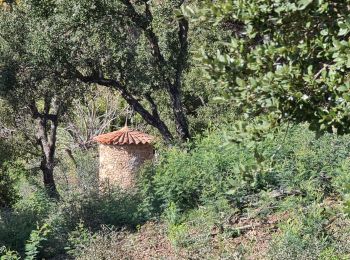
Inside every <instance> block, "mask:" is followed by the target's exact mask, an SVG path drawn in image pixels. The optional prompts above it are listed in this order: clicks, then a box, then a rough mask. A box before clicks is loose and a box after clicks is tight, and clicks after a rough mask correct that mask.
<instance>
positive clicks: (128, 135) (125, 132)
mask: <svg viewBox="0 0 350 260" xmlns="http://www.w3.org/2000/svg"><path fill="white" fill-rule="evenodd" d="M153 139H154V137H153V136H151V135H148V134H145V133H142V132H139V131H136V130H133V129H130V128H128V127H127V126H125V127H123V128H121V129H120V130H118V131H114V132H110V133H107V134H102V135H99V136H95V137H94V138H93V140H94V141H96V142H98V143H101V144H110V145H126V144H149V143H151V142H152V140H153Z"/></svg>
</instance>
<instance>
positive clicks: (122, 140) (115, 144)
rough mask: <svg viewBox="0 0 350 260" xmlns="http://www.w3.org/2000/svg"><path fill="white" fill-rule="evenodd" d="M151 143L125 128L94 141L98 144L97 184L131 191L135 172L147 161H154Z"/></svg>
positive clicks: (97, 137)
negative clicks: (115, 186) (98, 166)
mask: <svg viewBox="0 0 350 260" xmlns="http://www.w3.org/2000/svg"><path fill="white" fill-rule="evenodd" d="M153 139H154V138H153V137H152V136H150V135H148V134H145V133H142V132H139V131H135V130H132V129H129V128H128V127H123V128H122V129H120V130H118V131H114V132H111V133H107V134H103V135H99V136H96V137H94V141H96V142H98V143H99V154H100V168H99V182H100V184H102V185H103V184H107V185H109V184H111V185H118V186H119V187H121V188H123V189H129V188H132V187H133V186H134V184H135V174H136V172H137V170H138V169H139V168H140V166H141V165H142V164H143V163H144V162H145V161H146V160H151V159H152V158H153V154H154V152H153V145H152V140H153Z"/></svg>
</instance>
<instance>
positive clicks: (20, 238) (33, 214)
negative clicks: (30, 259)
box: [0, 192, 53, 253]
mask: <svg viewBox="0 0 350 260" xmlns="http://www.w3.org/2000/svg"><path fill="white" fill-rule="evenodd" d="M52 209H53V203H52V202H51V201H50V200H49V199H48V198H47V197H46V196H45V194H44V193H42V192H36V193H33V194H31V195H29V196H28V197H26V198H22V199H21V200H20V201H18V202H17V203H16V204H15V205H14V207H13V209H12V210H1V211H0V216H1V218H0V244H3V245H6V246H7V247H9V248H12V249H15V250H16V251H18V252H20V253H23V252H24V248H25V244H26V241H27V240H28V238H29V236H30V234H31V233H32V231H33V230H34V229H35V228H36V227H37V223H38V224H39V225H43V224H44V222H45V218H46V217H47V216H48V214H50V212H51V211H52Z"/></svg>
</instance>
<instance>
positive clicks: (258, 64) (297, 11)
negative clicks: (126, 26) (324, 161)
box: [185, 0, 350, 134]
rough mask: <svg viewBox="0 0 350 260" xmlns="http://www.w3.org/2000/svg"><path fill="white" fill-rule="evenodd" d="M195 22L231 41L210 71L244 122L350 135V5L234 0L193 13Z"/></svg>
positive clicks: (207, 55)
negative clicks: (225, 33) (260, 120)
mask: <svg viewBox="0 0 350 260" xmlns="http://www.w3.org/2000/svg"><path fill="white" fill-rule="evenodd" d="M185 13H187V15H189V16H191V17H192V20H193V21H196V22H197V26H200V23H206V24H210V25H211V26H212V28H217V27H225V28H226V29H227V30H229V31H230V33H231V36H230V37H229V38H228V39H226V40H225V41H223V42H221V48H219V49H218V50H217V52H216V53H211V52H207V51H206V50H205V49H203V50H202V53H201V55H200V59H201V61H202V62H203V63H204V65H203V67H204V69H205V71H206V72H207V73H208V75H209V78H210V79H211V80H212V82H213V83H214V84H215V85H216V86H218V87H219V88H220V89H221V90H222V94H221V97H222V98H224V99H226V100H228V101H229V102H233V103H234V104H235V106H236V107H238V108H239V110H240V111H241V114H242V115H243V118H251V117H255V116H257V115H267V116H268V118H267V121H268V122H270V123H272V124H276V123H280V122H284V121H294V122H302V121H307V122H309V123H310V127H311V129H313V130H315V131H317V132H320V133H321V132H324V131H328V132H337V133H338V134H343V133H348V132H349V129H350V127H349V124H350V118H349V112H350V110H349V109H350V103H349V102H350V92H349V89H350V88H349V87H350V82H349V68H350V59H349V57H350V56H349V55H350V48H349V47H350V42H349V32H350V20H349V5H348V3H347V1H327V0H317V1H312V0H300V1H287V0H283V1H279V0H278V1H277V0H276V1H275V0H273V1H265V0H254V1H251V0H243V1H241V0H237V1H236V0H234V1H216V2H215V3H207V4H205V5H204V6H202V7H201V8H199V9H196V8H194V9H193V8H191V7H187V8H186V9H185Z"/></svg>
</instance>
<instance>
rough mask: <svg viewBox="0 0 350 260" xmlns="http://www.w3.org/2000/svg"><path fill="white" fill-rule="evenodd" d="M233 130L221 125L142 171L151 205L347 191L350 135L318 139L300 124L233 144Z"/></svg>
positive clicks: (180, 205) (237, 202) (187, 205)
mask: <svg viewBox="0 0 350 260" xmlns="http://www.w3.org/2000/svg"><path fill="white" fill-rule="evenodd" d="M229 134H230V133H227V134H226V133H225V131H223V130H218V131H214V132H212V133H210V134H208V136H207V137H204V138H201V139H198V140H196V141H195V143H194V148H192V149H189V148H188V147H185V148H180V147H173V148H171V149H168V150H166V151H161V156H160V158H159V160H158V162H157V163H156V164H155V165H154V166H150V167H148V168H147V169H146V170H145V171H144V173H143V174H142V178H141V188H142V189H143V191H144V192H145V194H146V195H147V197H148V199H149V200H148V201H147V200H146V202H147V203H148V204H147V205H153V206H154V207H155V208H157V207H161V208H166V207H167V205H169V204H170V203H171V202H173V203H175V204H176V206H177V207H178V208H179V209H181V210H183V209H190V208H193V207H196V206H198V205H204V204H206V203H209V202H210V201H215V200H218V199H220V198H225V199H227V200H229V201H231V202H233V203H234V205H236V206H239V207H240V206H242V204H244V202H245V201H246V200H247V199H249V196H251V195H252V194H254V193H258V192H259V191H262V190H265V191H272V190H274V191H276V192H280V193H288V192H289V193H290V192H295V193H298V194H301V195H303V196H309V197H310V200H313V199H315V196H327V195H330V194H333V193H335V192H338V191H337V188H336V187H340V186H342V187H343V188H342V190H343V192H345V191H344V190H346V187H347V186H346V184H345V183H343V181H346V182H347V183H348V184H349V178H348V176H349V175H348V168H347V165H349V162H350V161H349V155H350V142H349V141H350V140H349V137H348V136H343V137H337V136H336V135H331V134H327V135H325V136H322V137H319V138H316V137H315V135H314V134H313V133H312V132H311V131H309V130H307V126H305V125H300V126H295V127H294V128H292V129H288V131H287V132H286V131H285V130H284V129H282V130H281V131H280V132H279V133H276V134H275V135H274V136H273V138H269V139H266V140H265V141H263V142H262V143H256V144H255V146H250V147H246V146H244V145H242V144H235V143H228V142H227V141H226V139H225V138H224V137H225V136H226V135H229ZM339 185H340V186H339ZM152 203H153V204H152Z"/></svg>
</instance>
